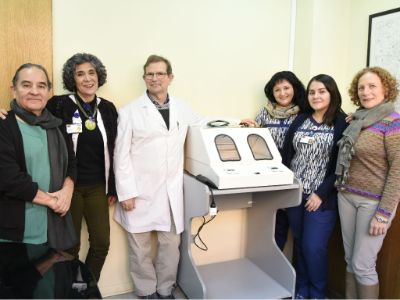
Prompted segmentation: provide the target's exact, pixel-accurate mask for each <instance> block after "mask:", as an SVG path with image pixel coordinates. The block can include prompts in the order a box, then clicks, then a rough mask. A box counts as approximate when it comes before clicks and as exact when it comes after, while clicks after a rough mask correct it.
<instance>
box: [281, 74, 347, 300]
mask: <svg viewBox="0 0 400 300" xmlns="http://www.w3.org/2000/svg"><path fill="white" fill-rule="evenodd" d="M307 95H308V107H307V108H306V110H305V113H303V114H300V115H298V116H297V117H296V119H295V120H294V121H293V122H292V124H291V125H290V127H289V129H288V132H287V134H286V138H285V142H284V146H283V151H282V157H283V163H284V164H285V165H286V166H287V167H289V168H290V169H291V170H292V171H293V172H294V175H295V177H296V178H297V179H298V180H299V181H300V182H301V183H302V186H303V199H302V203H301V204H300V205H299V206H297V207H290V208H288V209H287V214H288V219H289V225H290V229H291V231H292V233H293V237H294V241H295V256H296V266H295V268H296V298H297V299H303V298H311V299H325V290H326V282H327V246H328V241H329V237H330V236H331V233H332V231H333V229H334V226H335V224H336V221H337V191H336V188H335V185H334V183H335V179H336V176H335V166H336V158H337V152H338V147H337V146H336V143H337V141H338V140H339V139H340V138H341V136H342V132H343V130H344V129H345V128H346V121H345V114H344V113H343V112H342V111H341V108H340V107H341V103H342V100H341V95H340V92H339V90H338V87H337V85H336V82H335V81H334V79H333V78H332V77H330V76H329V75H325V74H320V75H317V76H315V77H313V78H312V79H311V80H310V82H309V83H308V86H307Z"/></svg>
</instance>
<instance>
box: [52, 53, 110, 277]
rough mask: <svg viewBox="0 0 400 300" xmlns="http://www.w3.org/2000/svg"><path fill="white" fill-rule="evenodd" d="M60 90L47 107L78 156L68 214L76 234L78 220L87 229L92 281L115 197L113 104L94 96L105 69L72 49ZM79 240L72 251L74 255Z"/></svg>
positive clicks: (105, 249) (102, 252) (105, 251)
mask: <svg viewBox="0 0 400 300" xmlns="http://www.w3.org/2000/svg"><path fill="white" fill-rule="evenodd" d="M62 78H63V84H64V88H65V89H67V90H68V91H70V92H71V93H70V94H66V95H61V96H54V97H53V98H51V99H50V100H49V102H48V104H47V108H48V109H49V110H50V111H51V112H52V113H53V114H54V115H55V116H57V117H59V118H60V119H62V120H63V121H64V124H65V126H66V129H67V132H68V134H69V135H70V136H71V138H72V141H73V145H74V150H75V154H76V158H77V170H78V175H77V181H76V184H75V190H74V194H73V197H72V203H71V214H72V218H73V221H74V225H75V230H76V233H77V236H78V237H80V232H81V225H82V218H85V221H86V224H87V228H88V233H89V243H90V246H89V251H88V254H87V257H86V261H85V262H86V264H87V265H88V266H89V268H90V269H91V271H92V272H93V274H94V276H95V278H96V280H99V278H100V272H101V269H102V267H103V264H104V261H105V259H106V256H107V254H108V249H109V246H110V223H109V208H108V207H109V205H111V204H113V203H114V202H115V201H116V191H115V180H114V171H113V152H114V142H115V138H116V135H117V118H118V114H117V110H116V108H115V106H114V104H113V103H112V102H110V101H108V100H105V99H103V98H100V97H98V96H97V95H96V93H97V91H98V89H99V87H101V86H103V85H104V84H105V82H106V79H107V72H106V68H105V67H104V65H103V63H102V62H101V61H100V60H99V59H98V58H97V57H96V56H94V55H92V54H88V53H77V54H75V55H73V56H72V57H70V58H69V59H68V60H67V61H66V63H65V64H64V67H63V71H62ZM79 249H80V244H78V245H77V246H76V247H75V248H73V249H71V250H70V252H71V254H73V255H75V256H78V253H79Z"/></svg>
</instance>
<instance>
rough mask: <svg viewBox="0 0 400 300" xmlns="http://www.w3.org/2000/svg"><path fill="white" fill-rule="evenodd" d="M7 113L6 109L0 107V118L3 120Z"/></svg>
mask: <svg viewBox="0 0 400 300" xmlns="http://www.w3.org/2000/svg"><path fill="white" fill-rule="evenodd" d="M7 115H8V113H7V111H6V110H5V109H4V108H0V118H1V119H3V120H5V119H6V116H7Z"/></svg>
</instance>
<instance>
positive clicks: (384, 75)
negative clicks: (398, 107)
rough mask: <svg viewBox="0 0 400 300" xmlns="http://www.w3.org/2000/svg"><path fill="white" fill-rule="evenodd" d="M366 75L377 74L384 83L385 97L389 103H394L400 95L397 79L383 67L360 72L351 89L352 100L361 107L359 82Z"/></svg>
mask: <svg viewBox="0 0 400 300" xmlns="http://www.w3.org/2000/svg"><path fill="white" fill-rule="evenodd" d="M366 73H374V74H376V75H377V76H378V77H379V79H380V80H381V82H382V85H383V87H384V89H385V92H386V93H385V94H386V95H385V97H386V100H387V101H391V102H394V101H396V97H397V95H398V94H399V88H398V83H397V80H396V78H395V77H394V76H393V75H392V74H390V73H389V72H388V71H387V70H385V69H383V68H381V67H367V68H364V69H362V70H361V71H359V72H358V73H357V74H356V75H355V76H354V78H353V80H352V81H351V84H350V88H349V96H350V100H351V101H352V102H353V103H354V104H355V105H357V106H361V102H360V98H359V97H358V81H359V80H360V78H361V76H363V75H364V74H366Z"/></svg>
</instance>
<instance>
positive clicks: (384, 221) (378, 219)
mask: <svg viewBox="0 0 400 300" xmlns="http://www.w3.org/2000/svg"><path fill="white" fill-rule="evenodd" d="M375 219H376V220H377V221H378V222H379V223H382V224H388V223H389V221H388V220H386V219H383V218H381V217H378V216H375Z"/></svg>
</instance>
